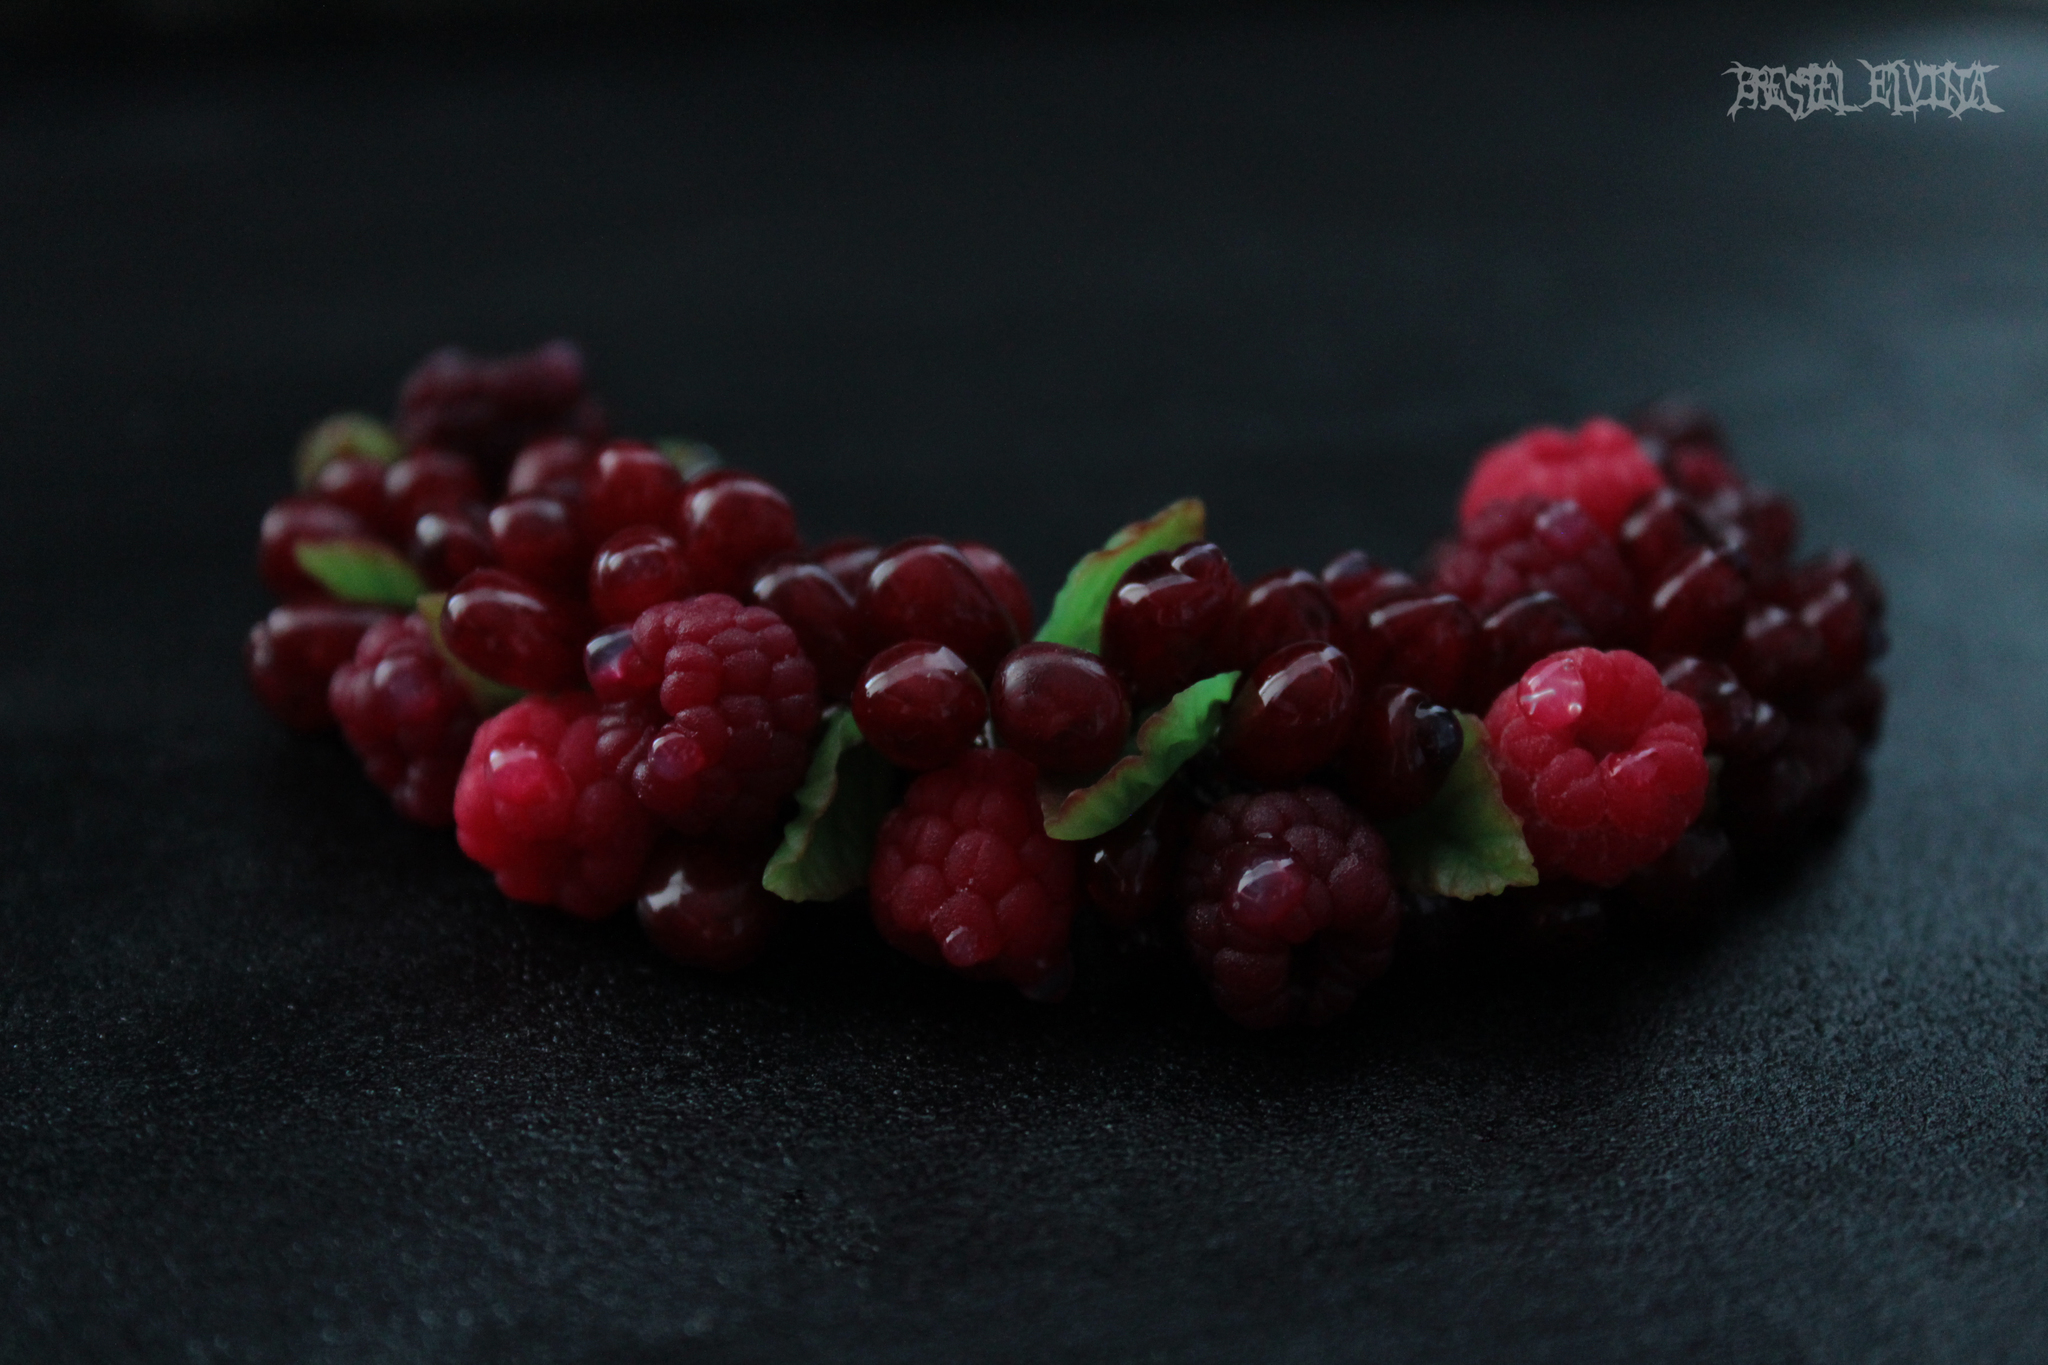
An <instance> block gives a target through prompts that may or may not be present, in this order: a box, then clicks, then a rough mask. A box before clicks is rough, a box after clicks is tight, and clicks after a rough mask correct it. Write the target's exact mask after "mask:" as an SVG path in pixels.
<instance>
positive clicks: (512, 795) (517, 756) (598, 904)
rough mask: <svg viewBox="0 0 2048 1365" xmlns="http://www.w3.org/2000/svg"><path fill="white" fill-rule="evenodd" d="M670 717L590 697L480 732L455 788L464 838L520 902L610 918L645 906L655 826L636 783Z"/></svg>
mask: <svg viewBox="0 0 2048 1365" xmlns="http://www.w3.org/2000/svg"><path fill="white" fill-rule="evenodd" d="M660 720H661V717H660V715H659V713H657V712H656V711H655V710H654V709H653V708H652V707H650V706H647V705H646V704H644V703H639V702H622V703H619V704H617V705H613V706H605V707H600V706H599V705H598V703H597V699H596V698H595V697H592V696H591V695H590V694H589V693H587V692H568V693H564V694H563V695H561V696H558V697H528V698H526V699H525V700H524V701H521V702H518V703H516V704H515V705H513V706H511V707H509V708H507V709H506V710H504V711H501V712H499V713H498V714H497V715H495V716H493V717H491V718H490V719H489V720H487V721H485V722H484V723H483V725H482V726H480V727H479V728H478V730H477V732H476V742H475V743H474V744H472V745H471V746H470V750H469V761H468V762H467V763H465V764H464V765H463V768H462V781H461V783H460V784H459V785H458V786H457V787H456V789H455V839H456V842H457V843H459V844H461V845H462V851H463V852H464V853H467V854H468V855H469V856H470V857H472V858H474V859H476V861H478V862H479V863H482V864H483V865H484V866H485V867H487V868H489V869H490V870H491V871H492V872H493V873H495V874H496V876H497V882H498V889H499V890H500V891H503V892H504V893H505V894H506V895H507V896H510V897H511V898H512V899H513V900H516V901H531V902H533V903H535V904H540V905H554V906H559V907H560V908H562V909H564V910H567V911H568V912H569V913H570V914H572V915H580V916H582V917H583V918H585V919H602V918H603V917H604V916H606V915H608V914H610V913H611V912H612V911H614V910H616V909H618V908H619V906H621V905H623V904H625V903H626V902H627V901H630V900H632V899H633V897H634V896H635V894H637V892H638V891H639V888H640V873H641V869H642V868H643V867H645V866H646V863H647V855H648V851H649V850H650V849H652V848H653V847H654V836H655V833H656V824H655V820H654V817H653V816H651V815H649V814H648V813H647V812H646V811H645V810H642V809H641V807H640V805H639V803H638V802H636V801H634V799H633V791H632V787H631V785H630V774H631V773H632V770H633V764H634V762H635V760H636V759H637V758H638V757H639V756H640V755H641V754H642V753H644V752H645V751H646V748H647V738H648V735H649V733H650V732H651V731H652V730H653V729H654V727H655V726H656V725H657V724H658V723H659V722H660Z"/></svg>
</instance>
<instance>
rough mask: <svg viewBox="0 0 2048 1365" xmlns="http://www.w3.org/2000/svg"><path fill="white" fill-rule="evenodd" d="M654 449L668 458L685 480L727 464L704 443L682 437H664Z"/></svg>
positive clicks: (655, 444) (656, 443)
mask: <svg viewBox="0 0 2048 1365" xmlns="http://www.w3.org/2000/svg"><path fill="white" fill-rule="evenodd" d="M654 448H655V449H656V450H658V451H660V452H661V453H662V454H663V455H666V456H667V457H668V462H669V463H670V464H672V465H674V466H675V467H676V472H677V473H679V474H681V475H682V476H683V477H684V478H685V479H694V478H696V477H697V476H698V475H699V474H702V473H704V472H705V471H706V470H711V469H716V468H718V467H719V466H720V465H722V464H724V463H725V460H724V459H723V458H722V457H720V455H719V453H718V452H717V451H715V450H713V449H712V448H711V447H710V446H708V445H706V444H704V442H702V441H692V440H689V439H688V438H686V437H682V436H664V437H662V438H661V439H660V440H658V441H656V442H655V443H654Z"/></svg>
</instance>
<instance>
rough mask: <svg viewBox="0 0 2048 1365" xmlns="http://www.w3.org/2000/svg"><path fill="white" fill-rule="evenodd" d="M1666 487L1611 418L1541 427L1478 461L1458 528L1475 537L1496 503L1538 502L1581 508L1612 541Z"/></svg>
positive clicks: (1629, 434)
mask: <svg viewBox="0 0 2048 1365" xmlns="http://www.w3.org/2000/svg"><path fill="white" fill-rule="evenodd" d="M1663 483H1664V476H1663V475H1662V474H1660V473H1658V472H1657V466H1655V465H1654V464H1652V463H1650V459H1649V457H1648V456H1647V455H1645V454H1644V453H1643V448H1642V446H1641V445H1640V444H1639V443H1638V442H1637V441H1636V438H1635V434H1634V433H1633V432H1631V431H1630V430H1629V429H1628V428H1627V427H1625V426H1623V425H1622V424H1621V423H1619V422H1617V421H1614V420H1613V419H1612V418H1607V417H1594V418H1589V419H1588V420H1587V421H1586V422H1585V424H1584V425H1582V426H1581V427H1580V428H1579V429H1578V430H1577V431H1563V430H1560V429H1559V428H1557V427H1536V428H1534V429H1533V430H1530V431H1525V432H1523V433H1522V434H1521V435H1519V436H1516V437H1515V438H1513V439H1512V440H1508V441H1503V442H1502V443H1501V444H1499V445H1497V446H1495V447H1493V449H1491V450H1489V451H1487V452H1486V453H1485V454H1484V455H1481V456H1480V457H1479V463H1478V464H1477V465H1475V466H1473V469H1472V476H1471V478H1470V479H1468V480H1467V481H1466V483H1465V492H1464V494H1463V496H1461V497H1460V498H1459V499H1458V524H1459V526H1460V527H1461V528H1462V529H1464V530H1466V531H1468V532H1469V531H1470V530H1471V528H1472V524H1473V522H1474V521H1475V520H1476V519H1477V518H1478V517H1479V515H1480V514H1481V513H1482V512H1484V511H1485V510H1486V509H1487V507H1489V506H1491V505H1492V504H1494V503H1498V502H1513V501H1515V500H1517V499H1519V498H1526V497H1531V496H1534V497H1540V498H1544V499H1546V500H1549V501H1553V502H1559V501H1570V502H1575V503H1577V504H1578V505H1579V506H1580V507H1581V508H1582V509H1584V511H1585V513H1586V515H1587V516H1589V517H1591V518H1592V519H1593V522H1594V524H1595V525H1597V526H1598V527H1599V528H1600V529H1601V530H1602V531H1605V532H1606V533H1607V534H1608V535H1610V536H1612V535H1613V534H1614V533H1615V532H1617V531H1619V530H1620V529H1621V523H1622V521H1623V519H1624V518H1626V517H1627V516H1628V513H1629V509H1630V508H1632V507H1634V506H1635V505H1636V503H1637V501H1638V500H1640V499H1641V498H1642V496H1643V495H1644V494H1645V493H1648V492H1650V491H1651V490H1652V489H1655V488H1658V487H1660V486H1662V484H1663Z"/></svg>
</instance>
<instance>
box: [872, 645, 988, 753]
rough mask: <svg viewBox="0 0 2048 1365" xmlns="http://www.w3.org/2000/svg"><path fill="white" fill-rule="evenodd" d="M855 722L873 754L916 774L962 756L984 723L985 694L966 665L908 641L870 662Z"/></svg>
mask: <svg viewBox="0 0 2048 1365" xmlns="http://www.w3.org/2000/svg"><path fill="white" fill-rule="evenodd" d="M853 719H854V722H855V723H856V724H858V725H859V726H860V732H861V734H862V735H863V736H864V737H865V738H866V739H867V742H868V743H869V744H871V745H873V746H874V748H875V751H876V752H877V753H879V754H881V756H882V757H884V758H886V759H888V760H889V761H890V762H891V763H894V764H897V765H899V766H901V767H905V768H913V769H916V770H918V771H920V772H925V771H930V770H932V769H935V768H943V767H945V766H946V765H947V764H949V763H951V762H952V761H953V760H954V759H956V758H958V757H960V755H961V754H963V753H965V752H966V751H967V749H968V747H969V746H971V745H972V744H973V743H974V740H975V737H976V736H977V735H979V734H980V733H981V727H982V726H983V725H985V724H986V723H987V722H988V692H987V690H986V689H985V688H984V687H983V686H982V682H981V679H980V678H979V677H978V676H976V674H975V672H974V670H973V669H971V668H969V667H968V666H967V662H966V660H964V659H962V658H961V657H960V656H959V655H958V654H956V653H954V652H953V651H952V650H950V649H948V648H946V646H944V645H941V644H935V643H933V642H932V641H929V640H906V641H903V642H902V643H901V644H897V645H893V646H891V647H890V648H888V649H885V650H883V651H882V652H881V653H880V654H877V655H876V656H875V657H874V658H873V659H871V660H869V661H868V666H867V667H866V668H865V669H864V670H862V672H861V675H860V679H859V681H858V682H857V683H855V685H854V689H853Z"/></svg>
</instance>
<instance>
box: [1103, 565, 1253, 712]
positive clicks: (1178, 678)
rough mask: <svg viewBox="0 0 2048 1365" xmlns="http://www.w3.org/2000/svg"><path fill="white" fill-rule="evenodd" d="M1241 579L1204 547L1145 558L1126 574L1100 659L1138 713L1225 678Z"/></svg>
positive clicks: (1109, 614)
mask: <svg viewBox="0 0 2048 1365" xmlns="http://www.w3.org/2000/svg"><path fill="white" fill-rule="evenodd" d="M1237 596H1238V583H1237V575H1236V574H1234V573H1232V572H1231V569H1230V561H1229V560H1228V559H1226V558H1225V557H1224V554H1223V551H1222V550H1220V549H1218V548H1217V547H1216V546H1214V545H1212V544H1209V543H1207V542H1206V541H1205V542H1201V543H1198V544H1194V545H1187V546H1183V547H1182V548H1180V549H1178V550H1172V551H1166V552H1163V553H1160V554H1156V555H1148V556H1147V557H1145V558H1144V559H1141V560H1139V561H1138V562H1137V563H1135V564H1133V565H1132V566H1131V567H1130V568H1129V569H1127V570H1126V571H1125V572H1124V576H1123V578H1122V579H1121V580H1120V581H1119V582H1118V584H1117V587H1116V591H1115V592H1114V593H1112V594H1111V595H1110V599H1109V605H1108V607H1107V608H1106V609H1105V610H1104V612H1103V615H1102V657H1103V661H1104V662H1106V663H1107V664H1108V665H1109V666H1110V667H1111V668H1113V669H1115V670H1116V672H1117V673H1118V674H1119V675H1121V676H1122V677H1123V679H1124V681H1125V682H1126V683H1128V684H1129V686H1130V690H1131V700H1132V702H1133V703H1134V704H1135V705H1138V706H1149V705H1151V704H1153V703H1155V702H1162V701H1165V700H1166V699H1167V698H1168V697H1171V696H1172V695H1173V694H1174V693H1176V692H1178V691H1180V690H1181V689H1182V688H1184V687H1186V686H1188V684H1190V683H1193V682H1196V681H1199V680H1200V679H1202V678H1204V677H1207V676H1209V675H1210V674H1212V673H1216V672H1220V671H1221V668H1220V666H1219V665H1220V660H1219V657H1218V652H1219V650H1220V649H1221V647H1222V646H1223V645H1224V643H1225V640H1224V638H1223V636H1224V632H1226V631H1227V630H1228V629H1229V628H1230V624H1231V619H1232V617H1233V615H1234V614H1235V612H1236V610H1237Z"/></svg>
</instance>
